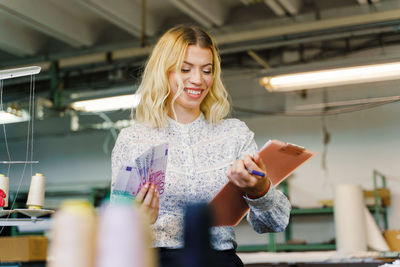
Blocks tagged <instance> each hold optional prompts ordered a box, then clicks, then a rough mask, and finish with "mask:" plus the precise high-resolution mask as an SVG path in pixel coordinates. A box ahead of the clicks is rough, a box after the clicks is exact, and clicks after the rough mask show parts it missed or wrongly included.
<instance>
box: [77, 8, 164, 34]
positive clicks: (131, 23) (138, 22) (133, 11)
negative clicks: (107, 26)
mask: <svg viewBox="0 0 400 267" xmlns="http://www.w3.org/2000/svg"><path fill="white" fill-rule="evenodd" d="M80 3H82V4H83V5H85V6H86V7H88V8H89V9H90V10H92V11H93V12H95V13H96V14H97V15H99V16H101V17H102V18H103V19H105V20H108V21H109V22H111V23H112V24H114V25H116V26H118V27H120V28H121V29H123V30H125V31H126V32H128V33H130V34H131V35H133V36H135V37H138V38H139V37H140V36H141V30H142V14H141V11H142V8H141V4H140V1H128V0H113V1H108V0H80ZM159 25H160V22H159V21H157V19H156V17H155V16H154V15H152V14H149V12H147V14H146V34H147V35H150V36H154V35H155V34H156V31H157V27H158V26H159Z"/></svg>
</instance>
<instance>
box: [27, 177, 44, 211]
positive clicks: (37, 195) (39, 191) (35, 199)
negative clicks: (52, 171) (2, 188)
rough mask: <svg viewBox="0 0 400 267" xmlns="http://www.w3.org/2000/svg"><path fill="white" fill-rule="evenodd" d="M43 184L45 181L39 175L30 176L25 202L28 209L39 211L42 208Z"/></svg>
mask: <svg viewBox="0 0 400 267" xmlns="http://www.w3.org/2000/svg"><path fill="white" fill-rule="evenodd" d="M45 182H46V179H45V177H44V176H43V174H41V173H36V174H35V175H34V176H32V179H31V185H30V187H29V193H28V200H27V202H26V205H27V206H28V209H41V208H42V207H43V206H44V192H45V191H44V190H45Z"/></svg>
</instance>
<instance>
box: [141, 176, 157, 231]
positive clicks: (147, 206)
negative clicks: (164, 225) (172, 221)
mask: <svg viewBox="0 0 400 267" xmlns="http://www.w3.org/2000/svg"><path fill="white" fill-rule="evenodd" d="M135 201H136V203H138V204H139V205H140V207H141V208H142V209H144V212H145V213H146V214H148V216H149V220H150V223H151V224H153V223H155V222H156V220H157V218H158V211H159V195H158V190H157V186H156V185H155V184H154V183H146V184H145V185H144V186H143V187H142V189H140V191H139V193H138V194H137V195H136V198H135Z"/></svg>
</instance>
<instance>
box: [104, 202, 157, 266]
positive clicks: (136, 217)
mask: <svg viewBox="0 0 400 267" xmlns="http://www.w3.org/2000/svg"><path fill="white" fill-rule="evenodd" d="M148 228H149V224H148V223H144V222H143V217H142V216H141V214H140V211H139V210H138V209H136V208H135V207H134V206H133V205H132V203H121V202H118V203H113V204H111V205H110V204H106V205H104V206H103V209H102V210H101V213H100V219H99V228H98V229H99V230H98V239H97V248H98V250H97V253H96V255H97V256H96V267H133V266H135V267H147V266H155V260H154V254H153V253H152V252H151V250H153V249H151V248H150V246H151V244H150V243H151V240H150V239H149V238H148V235H147V233H149V229H148Z"/></svg>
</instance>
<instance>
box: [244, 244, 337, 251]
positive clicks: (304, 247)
mask: <svg viewBox="0 0 400 267" xmlns="http://www.w3.org/2000/svg"><path fill="white" fill-rule="evenodd" d="M275 246H276V250H277V251H315V250H335V249H336V245H335V244H276V245H275ZM237 251H238V252H251V251H270V247H269V246H268V245H246V246H239V247H238V248H237Z"/></svg>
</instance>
